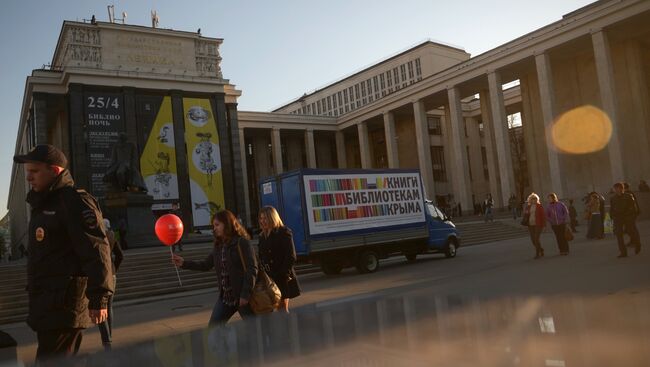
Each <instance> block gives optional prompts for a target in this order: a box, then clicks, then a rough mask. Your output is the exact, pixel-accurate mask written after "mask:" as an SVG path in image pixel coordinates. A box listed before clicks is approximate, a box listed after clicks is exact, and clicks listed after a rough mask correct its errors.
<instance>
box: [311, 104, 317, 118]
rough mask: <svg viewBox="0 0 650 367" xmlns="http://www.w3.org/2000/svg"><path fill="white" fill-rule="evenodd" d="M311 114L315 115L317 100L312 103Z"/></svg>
mask: <svg viewBox="0 0 650 367" xmlns="http://www.w3.org/2000/svg"><path fill="white" fill-rule="evenodd" d="M311 114H312V115H315V114H316V102H313V103H312V104H311Z"/></svg>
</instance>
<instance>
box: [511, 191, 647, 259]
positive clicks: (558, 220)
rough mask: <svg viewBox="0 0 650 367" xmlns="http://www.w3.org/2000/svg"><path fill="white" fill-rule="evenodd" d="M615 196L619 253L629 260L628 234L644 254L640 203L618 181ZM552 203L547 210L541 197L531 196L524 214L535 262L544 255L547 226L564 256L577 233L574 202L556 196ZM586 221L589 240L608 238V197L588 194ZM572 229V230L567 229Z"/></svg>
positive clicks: (552, 196) (613, 214)
mask: <svg viewBox="0 0 650 367" xmlns="http://www.w3.org/2000/svg"><path fill="white" fill-rule="evenodd" d="M613 190H614V194H613V195H612V197H611V199H610V216H611V219H612V221H613V225H614V228H613V230H614V234H615V235H616V239H617V243H618V250H619V254H618V257H619V258H622V257H627V255H628V254H627V247H626V244H625V235H626V234H627V235H629V237H630V243H629V246H631V247H634V252H635V254H638V253H639V252H641V238H640V235H639V231H638V229H637V227H636V219H637V217H638V216H639V214H640V209H639V205H638V202H637V200H636V197H635V195H634V193H632V192H631V191H630V189H629V185H628V184H627V183H624V182H617V183H616V184H614V186H613ZM547 198H548V204H547V205H546V207H544V206H543V205H542V204H541V203H540V198H539V196H538V195H537V194H535V193H532V194H530V195H529V196H528V199H527V205H526V207H525V209H524V211H523V218H522V221H521V224H522V225H524V226H526V227H528V232H529V234H530V240H531V242H532V244H533V246H534V247H535V257H534V258H535V259H539V258H541V257H543V256H544V248H543V247H542V244H541V242H540V235H541V233H542V231H543V230H544V228H545V227H546V226H547V225H550V227H551V229H552V230H553V233H554V235H555V240H556V242H557V246H558V249H559V252H560V255H562V256H566V255H568V254H569V241H570V240H572V239H573V234H572V232H575V224H576V219H575V218H576V216H577V214H576V210H575V208H574V207H573V202H572V200H570V201H569V207H567V206H566V205H565V204H564V203H562V202H561V201H559V200H558V197H557V195H556V194H555V193H550V194H548V196H547ZM585 218H586V219H587V220H588V231H587V238H589V239H600V238H603V236H604V218H605V198H604V197H602V196H601V195H600V194H598V193H597V192H592V193H590V194H589V195H588V198H587V200H586V205H585ZM567 226H569V227H567Z"/></svg>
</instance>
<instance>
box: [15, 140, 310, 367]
mask: <svg viewBox="0 0 650 367" xmlns="http://www.w3.org/2000/svg"><path fill="white" fill-rule="evenodd" d="M14 162H15V163H18V164H23V165H24V168H25V178H26V180H27V182H28V183H29V185H30V187H31V189H30V191H29V193H28V194H27V198H26V201H27V202H28V203H29V204H30V206H31V215H30V222H29V226H28V228H29V229H28V230H29V255H28V259H27V292H28V300H29V311H28V317H27V324H28V325H29V326H30V327H31V328H32V330H34V331H35V332H36V337H37V340H38V349H37V352H36V360H37V363H38V365H40V366H47V365H50V364H52V363H56V361H55V360H53V359H52V358H54V357H63V356H72V355H75V354H76V353H77V352H78V351H79V348H80V346H81V341H82V338H83V331H84V330H85V329H86V328H88V327H90V326H92V325H98V326H99V329H100V333H101V338H102V342H103V344H104V347H105V349H107V350H109V349H110V346H111V341H112V326H113V325H112V299H113V295H114V292H115V287H116V274H117V272H118V270H119V267H120V263H121V262H122V259H123V252H122V248H121V246H120V242H121V240H123V238H116V237H117V236H118V235H121V234H122V233H121V231H120V228H121V226H120V225H119V224H118V225H117V226H116V228H111V223H110V221H109V220H108V219H105V218H103V215H102V211H101V209H100V206H99V203H98V202H97V200H96V199H95V198H94V197H93V196H92V195H90V194H89V193H87V192H86V191H85V190H83V189H80V188H77V187H76V186H75V183H74V180H73V178H72V175H71V173H70V171H69V170H68V169H67V168H66V167H67V163H68V160H67V158H66V156H65V154H63V152H61V151H60V150H59V149H58V148H56V147H54V146H52V145H46V144H42V145H37V146H36V147H35V148H34V149H32V150H31V151H30V152H28V153H27V154H22V155H16V156H14ZM176 209H177V208H176ZM259 224H260V228H261V233H260V238H259V253H256V252H255V251H254V249H253V246H252V245H251V244H250V236H249V235H248V232H247V231H246V230H245V229H244V228H243V226H242V225H241V224H240V222H239V220H238V219H237V217H236V216H235V215H234V214H233V213H232V212H230V211H228V210H222V211H219V212H218V213H216V214H215V215H214V217H213V218H212V225H213V231H214V247H213V249H212V252H211V254H210V255H209V256H208V257H207V258H206V259H205V260H203V261H189V260H187V261H186V260H184V259H183V258H182V257H181V256H178V255H173V262H174V263H175V264H176V265H178V266H180V267H182V268H184V269H192V270H210V269H212V268H214V269H215V270H216V276H217V280H218V282H219V295H218V296H219V299H218V301H217V303H216V305H215V306H214V309H213V312H212V316H211V318H210V322H209V324H210V325H219V324H222V323H225V322H227V321H228V319H230V317H231V316H232V315H233V314H234V313H235V312H239V313H240V315H242V317H248V316H251V315H253V311H252V309H251V308H250V306H249V302H250V298H251V294H252V292H253V287H254V286H255V282H256V280H257V278H258V273H259V272H261V271H265V272H266V273H267V274H268V276H269V277H270V278H271V279H272V280H273V281H274V282H275V284H277V286H278V288H279V290H280V291H281V294H282V297H281V300H280V302H279V304H278V305H277V309H278V310H279V311H283V312H288V311H289V299H291V298H295V297H297V296H298V295H300V292H301V290H300V285H299V283H298V280H297V277H296V272H295V269H294V264H295V262H296V252H295V248H294V244H293V237H292V233H291V230H290V229H288V228H287V227H286V226H284V224H283V223H282V220H281V219H280V216H279V215H278V212H277V211H276V210H275V209H274V208H273V207H264V208H262V210H261V211H260V215H259ZM114 230H115V232H114ZM120 237H121V236H120ZM179 247H180V246H179ZM179 250H180V248H179Z"/></svg>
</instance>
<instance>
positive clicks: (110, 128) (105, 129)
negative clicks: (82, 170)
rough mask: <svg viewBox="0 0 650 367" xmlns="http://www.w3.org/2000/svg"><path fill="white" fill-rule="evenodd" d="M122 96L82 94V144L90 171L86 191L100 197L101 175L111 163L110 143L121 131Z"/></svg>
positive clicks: (102, 184) (115, 139) (103, 190)
mask: <svg viewBox="0 0 650 367" xmlns="http://www.w3.org/2000/svg"><path fill="white" fill-rule="evenodd" d="M123 105H124V103H123V98H122V95H121V94H119V93H86V94H85V96H84V106H85V111H86V113H85V115H86V146H87V150H86V151H87V154H88V168H89V174H90V191H91V193H92V194H93V195H95V197H98V198H101V197H104V195H105V193H106V184H105V183H104V174H105V173H106V170H108V167H109V166H110V165H111V153H112V150H113V146H114V145H115V144H116V143H117V142H118V141H119V134H120V133H121V132H124V107H123Z"/></svg>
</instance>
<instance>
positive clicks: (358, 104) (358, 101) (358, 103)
mask: <svg viewBox="0 0 650 367" xmlns="http://www.w3.org/2000/svg"><path fill="white" fill-rule="evenodd" d="M359 107H361V101H360V100H358V99H357V108H359Z"/></svg>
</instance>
